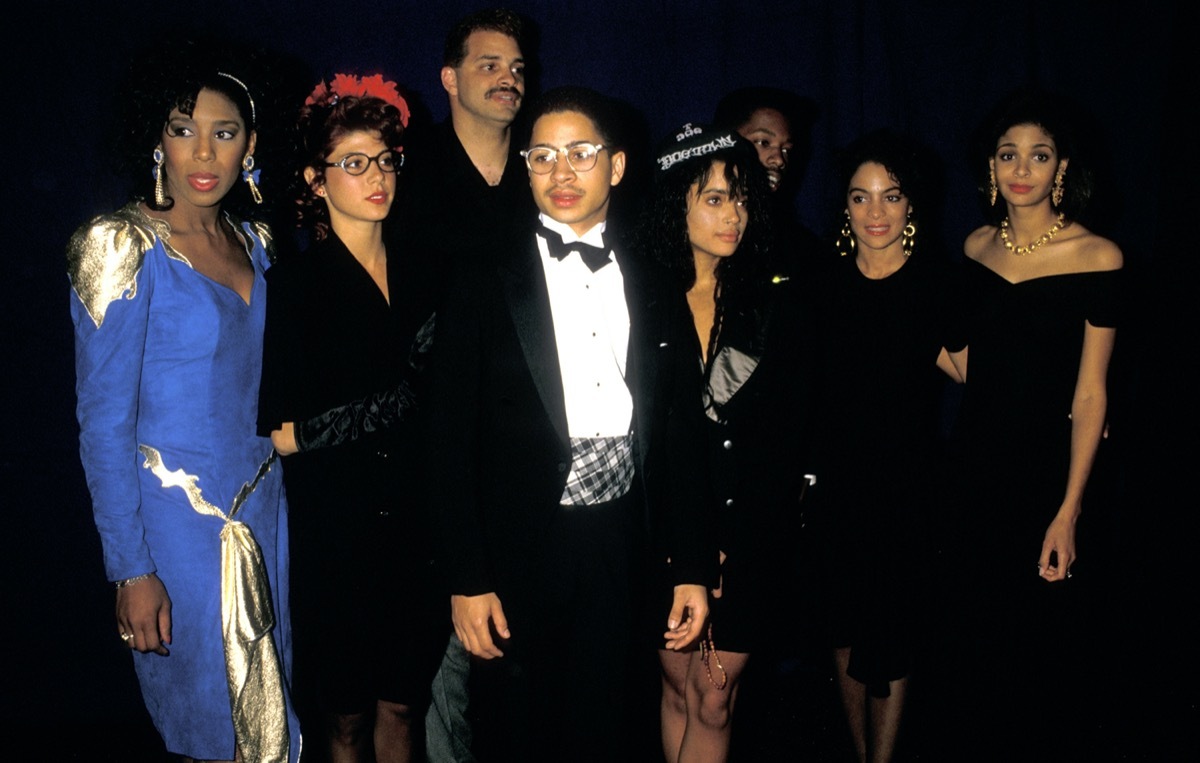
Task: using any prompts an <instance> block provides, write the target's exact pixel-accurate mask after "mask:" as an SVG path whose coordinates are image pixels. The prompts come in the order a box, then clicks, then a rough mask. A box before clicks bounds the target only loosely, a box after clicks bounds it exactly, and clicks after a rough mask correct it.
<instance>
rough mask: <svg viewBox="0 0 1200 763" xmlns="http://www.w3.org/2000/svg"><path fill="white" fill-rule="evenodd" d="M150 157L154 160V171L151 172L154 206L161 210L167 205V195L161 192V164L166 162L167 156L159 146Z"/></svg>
mask: <svg viewBox="0 0 1200 763" xmlns="http://www.w3.org/2000/svg"><path fill="white" fill-rule="evenodd" d="M151 157H152V158H153V159H154V169H153V170H151V174H153V175H154V206H155V207H156V208H159V209H161V208H162V207H163V206H164V205H165V204H166V203H167V194H166V192H165V191H163V163H164V162H166V160H167V155H166V154H164V153H163V150H162V146H161V145H159V146H155V147H154V153H153V154H151Z"/></svg>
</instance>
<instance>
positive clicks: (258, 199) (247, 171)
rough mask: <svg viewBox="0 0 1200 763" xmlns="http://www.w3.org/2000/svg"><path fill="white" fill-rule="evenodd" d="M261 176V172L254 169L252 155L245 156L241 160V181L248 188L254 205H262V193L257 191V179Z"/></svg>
mask: <svg viewBox="0 0 1200 763" xmlns="http://www.w3.org/2000/svg"><path fill="white" fill-rule="evenodd" d="M261 174H262V170H256V169H254V154H246V157H245V158H244V159H242V180H245V181H246V185H248V186H250V196H251V197H253V198H254V203H255V204H262V191H259V190H258V178H259V176H260V175H261Z"/></svg>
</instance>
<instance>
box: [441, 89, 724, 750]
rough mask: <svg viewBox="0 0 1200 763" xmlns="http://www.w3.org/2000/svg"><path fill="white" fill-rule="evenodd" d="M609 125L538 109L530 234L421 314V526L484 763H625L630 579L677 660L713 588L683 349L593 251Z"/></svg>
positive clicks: (630, 272) (622, 267)
mask: <svg viewBox="0 0 1200 763" xmlns="http://www.w3.org/2000/svg"><path fill="white" fill-rule="evenodd" d="M614 122H615V120H614V118H613V116H612V105H611V103H610V102H609V101H608V100H607V99H606V98H604V97H603V96H601V95H599V94H598V93H595V92H594V91H590V90H586V89H583V88H558V89H556V90H553V91H550V92H548V93H546V95H545V96H544V97H543V98H542V100H541V101H540V102H539V104H538V106H537V107H536V108H535V110H534V114H533V125H532V135H531V136H530V140H529V148H528V149H527V150H526V151H523V152H522V154H523V155H524V156H525V158H526V165H527V169H528V171H529V185H530V188H531V190H532V193H533V200H534V203H535V204H536V205H537V207H538V209H539V210H540V214H539V215H538V216H537V219H536V220H530V221H529V223H530V225H529V226H528V227H527V228H526V230H525V231H524V232H522V233H519V234H514V236H513V237H512V240H511V241H510V242H507V243H502V242H497V243H496V245H495V246H493V247H491V248H490V250H489V251H488V252H487V253H486V258H485V259H483V260H482V261H480V262H477V263H474V266H473V267H468V268H466V269H465V270H464V272H463V273H462V274H460V278H459V280H458V281H457V283H456V284H455V287H454V288H453V289H452V290H451V295H450V297H449V299H448V301H447V304H446V305H445V306H444V307H443V309H442V311H441V312H440V313H439V315H438V329H437V336H436V338H435V341H434V346H435V350H434V353H435V357H434V361H433V364H432V367H431V385H430V389H431V391H432V392H431V418H432V424H433V428H432V434H431V438H432V453H431V458H432V470H433V474H432V475H431V477H432V483H433V492H434V500H433V510H434V514H435V523H436V526H437V527H438V529H439V534H440V543H439V546H440V561H439V564H440V565H441V567H442V568H443V570H444V571H445V573H446V575H447V578H448V582H449V585H450V590H451V592H452V596H451V609H452V616H453V621H454V629H455V632H456V634H457V636H458V638H459V639H460V640H461V641H462V643H463V645H464V646H465V647H466V649H467V651H469V652H470V653H471V654H472V655H474V656H475V657H476V658H478V660H479V661H478V662H477V663H476V666H475V669H474V671H473V676H472V682H473V693H472V703H473V705H474V706H475V707H476V709H477V711H478V715H477V716H476V717H477V720H478V724H477V726H476V731H477V737H476V741H477V742H478V743H479V744H478V748H479V749H480V751H481V758H482V759H486V760H493V759H496V760H500V759H503V760H535V761H536V760H566V759H571V760H605V761H611V760H625V759H628V758H627V751H626V750H625V749H624V747H623V745H624V744H625V743H626V742H627V741H628V738H629V735H628V734H627V733H626V731H627V726H626V721H627V718H626V715H627V710H628V708H629V707H630V704H629V703H630V694H629V692H628V689H629V685H630V684H629V679H630V674H629V670H628V667H629V663H630V656H631V655H632V654H633V653H634V651H635V647H637V646H639V645H640V646H642V647H644V649H645V650H649V649H651V648H652V647H653V642H652V641H651V640H650V637H649V636H650V634H649V633H647V635H646V636H644V637H642V638H639V637H638V634H639V633H642V632H645V631H646V630H647V628H648V625H646V624H645V623H643V619H644V618H642V617H641V616H640V613H641V608H640V607H639V605H638V602H639V601H641V591H640V590H639V589H640V584H642V583H643V582H644V580H645V578H646V572H647V571H648V569H649V567H650V565H648V564H647V560H649V559H653V561H654V563H655V564H654V566H655V567H656V569H657V571H659V572H661V574H660V575H657V576H656V577H661V578H662V580H663V589H664V592H667V591H669V601H670V603H669V604H668V603H667V598H666V595H665V593H664V599H663V603H662V605H661V610H662V611H661V612H659V613H658V615H657V617H656V619H657V618H662V619H661V620H659V622H664V623H665V624H666V627H667V630H666V633H665V634H664V638H665V642H666V647H667V648H671V649H683V648H686V647H688V646H689V645H691V644H693V643H694V642H695V640H696V639H697V637H698V636H699V635H700V631H701V628H702V626H703V624H704V620H705V617H706V615H707V611H708V606H707V598H706V596H707V591H706V588H707V587H710V586H712V585H714V584H715V582H716V580H715V578H716V563H717V550H716V545H715V542H714V540H713V538H712V535H711V528H712V519H711V518H710V517H706V516H703V515H702V511H703V510H704V509H703V506H704V503H705V502H704V500H703V496H704V477H703V465H704V458H705V457H704V452H703V450H702V446H701V437H700V436H699V426H700V425H701V423H702V420H701V417H702V412H701V410H700V374H699V371H698V367H697V363H698V360H697V356H696V352H695V348H694V344H695V337H694V332H693V331H692V328H691V322H690V320H689V319H688V316H687V307H686V303H685V302H684V299H683V294H682V293H681V292H680V291H679V289H678V288H673V286H672V285H671V284H670V282H669V281H667V280H666V279H665V278H664V277H663V275H662V274H661V273H659V272H658V271H657V270H655V269H653V268H652V267H651V265H650V264H649V263H643V262H639V261H638V260H637V259H636V258H634V257H632V256H630V255H629V253H627V252H625V251H623V250H622V249H621V248H620V247H619V246H614V244H613V242H614V241H615V238H614V237H613V236H612V235H611V231H607V230H606V217H607V213H608V207H609V199H610V193H611V192H612V190H613V188H615V187H616V186H617V185H618V184H619V183H620V182H621V178H622V176H623V174H624V172H625V161H626V158H625V154H624V152H622V151H621V150H620V147H619V145H618V144H617V143H616V135H615V133H614ZM668 558H669V559H670V561H669V563H668V562H667V560H668ZM658 643H659V644H662V643H663V642H662V641H659V642H658ZM651 685H653V684H651Z"/></svg>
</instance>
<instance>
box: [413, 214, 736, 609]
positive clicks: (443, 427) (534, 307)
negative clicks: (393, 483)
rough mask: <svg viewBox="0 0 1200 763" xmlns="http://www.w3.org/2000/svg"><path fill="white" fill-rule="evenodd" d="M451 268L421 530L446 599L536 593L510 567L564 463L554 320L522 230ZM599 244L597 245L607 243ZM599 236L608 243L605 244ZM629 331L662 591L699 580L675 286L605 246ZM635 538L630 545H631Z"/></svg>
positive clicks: (700, 545)
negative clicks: (665, 580)
mask: <svg viewBox="0 0 1200 763" xmlns="http://www.w3.org/2000/svg"><path fill="white" fill-rule="evenodd" d="M512 238H513V240H512V241H511V243H510V245H508V246H498V247H497V249H498V251H497V252H496V254H495V255H494V256H493V258H492V259H488V260H483V261H479V262H476V263H473V264H470V265H467V266H465V268H464V269H463V270H460V272H459V273H458V276H457V278H456V280H455V283H454V286H453V287H452V288H451V292H450V295H449V296H448V298H447V301H446V304H445V305H444V306H443V309H442V310H441V311H440V312H439V314H438V318H437V333H436V336H435V340H434V351H433V352H434V357H433V361H432V363H431V368H430V374H431V379H430V381H431V384H430V389H431V399H430V418H431V424H432V429H431V434H430V437H431V450H432V454H431V455H432V474H431V482H432V486H433V487H432V493H433V500H432V503H431V507H432V511H433V523H434V526H435V528H437V529H438V531H439V543H438V546H439V562H438V564H439V566H440V567H441V568H442V569H443V570H444V574H445V577H446V580H447V583H448V584H449V589H450V593H455V594H463V595H478V594H482V593H487V592H495V593H496V594H497V595H498V596H499V597H500V600H501V603H506V602H507V600H508V599H509V598H511V597H513V596H517V597H528V596H536V595H537V591H536V587H537V585H536V581H530V580H528V579H526V578H524V577H523V576H522V575H521V574H520V572H521V570H522V569H523V568H528V565H529V563H530V560H531V559H535V558H536V555H538V554H540V553H543V552H544V549H543V547H542V545H541V544H540V541H541V540H542V539H543V536H544V533H545V530H546V528H547V526H548V524H549V523H550V521H551V520H552V519H553V517H554V515H555V512H558V511H561V510H562V509H561V508H560V507H559V499H560V497H561V496H562V492H563V486H564V485H565V483H566V479H567V474H568V472H569V471H570V466H571V448H570V442H569V439H568V434H567V414H566V407H565V403H564V399H563V389H562V375H561V373H560V370H559V364H558V352H557V348H556V344H555V337H554V326H553V320H552V317H551V312H550V301H549V296H548V292H547V287H546V279H545V273H544V271H543V269H542V266H541V264H540V262H539V260H538V256H539V255H538V250H537V244H536V240H535V237H534V234H533V232H532V229H529V230H526V231H522V232H521V233H518V234H514V235H513V237H512ZM606 238H608V237H607V236H606ZM610 240H611V238H610ZM616 257H617V262H618V263H619V265H620V268H621V273H622V276H623V280H624V286H625V297H626V305H627V307H628V310H629V322H630V334H629V351H628V362H627V365H626V383H627V384H628V385H629V388H630V391H631V393H632V396H633V403H634V455H635V458H636V460H637V479H638V480H640V483H641V487H642V490H641V491H640V494H641V495H642V496H644V499H645V505H644V506H643V507H640V508H642V509H643V512H644V520H645V521H644V523H643V526H644V527H645V528H646V530H647V532H648V534H649V536H650V540H651V545H650V547H651V548H653V549H654V554H655V558H656V559H657V560H660V561H665V560H666V558H667V557H668V556H669V557H670V558H671V568H670V572H669V575H670V577H669V579H670V580H671V582H673V583H674V584H680V583H697V584H702V585H712V584H713V583H714V582H715V578H716V564H717V550H716V541H715V538H714V537H713V534H712V528H713V520H712V517H711V516H708V515H705V514H704V512H705V511H706V508H705V505H706V504H707V503H708V502H707V501H706V500H705V495H706V492H707V491H706V484H705V477H704V459H705V454H704V451H703V445H702V442H703V441H702V437H701V429H700V427H701V426H702V422H703V420H702V416H703V412H702V410H701V405H700V386H699V385H700V376H699V374H698V373H697V367H696V364H697V362H698V361H697V359H696V357H695V353H694V351H693V345H694V343H695V341H694V337H693V336H692V334H693V333H694V332H693V330H692V326H691V321H690V318H689V317H688V312H687V305H686V302H685V300H684V298H683V294H682V292H681V290H680V289H679V288H678V287H676V286H673V285H672V284H671V283H670V282H669V281H668V280H667V278H666V276H665V273H664V272H663V271H661V270H660V269H659V268H657V266H653V265H651V264H650V263H645V262H641V261H639V260H638V259H637V258H635V257H631V256H627V255H625V254H624V253H622V252H621V251H617V252H616ZM638 542H640V539H635V538H631V543H638Z"/></svg>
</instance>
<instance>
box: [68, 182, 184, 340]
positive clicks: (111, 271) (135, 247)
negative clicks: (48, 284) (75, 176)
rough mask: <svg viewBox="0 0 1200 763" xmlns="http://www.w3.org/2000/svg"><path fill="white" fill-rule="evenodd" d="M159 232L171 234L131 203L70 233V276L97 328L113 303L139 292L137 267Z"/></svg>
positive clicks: (129, 297) (160, 233) (138, 269)
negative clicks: (72, 233) (73, 233)
mask: <svg viewBox="0 0 1200 763" xmlns="http://www.w3.org/2000/svg"><path fill="white" fill-rule="evenodd" d="M155 223H158V224H157V225H156V224H155ZM160 229H163V230H160ZM159 235H164V236H169V235H170V229H169V228H167V227H166V224H165V223H163V222H161V221H158V220H152V219H151V218H149V217H148V216H146V215H145V214H143V213H142V212H141V210H139V209H138V208H137V205H136V204H127V205H125V206H124V207H122V208H121V209H119V210H117V211H116V212H114V213H113V214H111V215H101V216H100V217H97V218H95V219H94V220H92V221H91V222H90V223H88V224H87V225H85V226H84V227H82V228H80V229H79V230H77V231H76V232H75V235H73V236H71V241H70V243H69V244H67V275H68V276H69V277H70V279H71V288H72V289H73V290H74V292H75V295H76V296H77V297H78V298H79V301H80V302H82V303H83V306H84V309H86V310H87V311H88V315H90V316H91V318H92V321H93V322H94V323H95V324H96V328H100V324H101V323H103V322H104V314H105V312H107V310H108V306H109V305H110V304H112V303H113V302H114V301H116V300H118V299H121V298H122V297H124V298H125V299H133V298H134V297H136V296H137V274H138V271H140V270H141V268H142V261H143V260H144V259H145V257H146V252H147V250H149V249H150V248H151V247H153V246H154V239H155V237H156V236H159Z"/></svg>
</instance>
